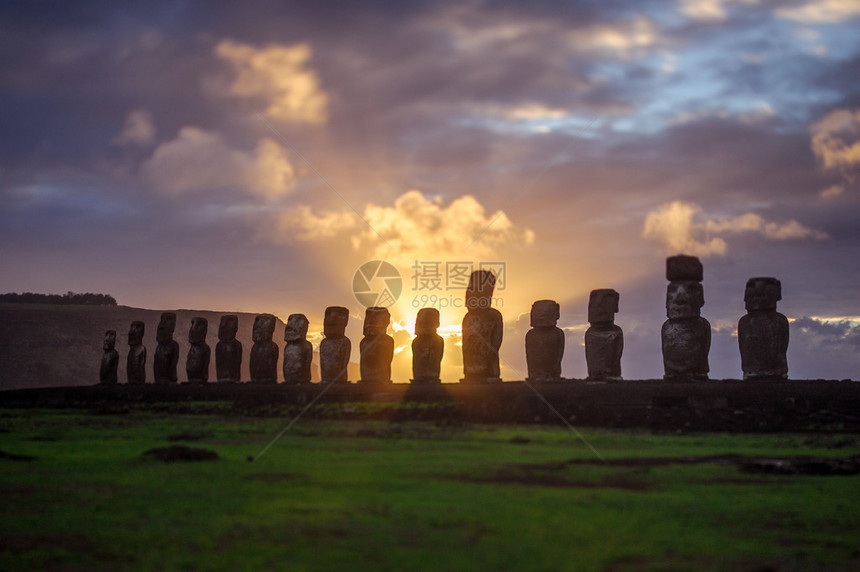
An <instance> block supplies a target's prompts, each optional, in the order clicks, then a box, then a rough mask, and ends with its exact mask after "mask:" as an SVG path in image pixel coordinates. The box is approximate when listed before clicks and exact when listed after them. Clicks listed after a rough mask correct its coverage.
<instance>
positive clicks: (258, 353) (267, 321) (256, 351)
mask: <svg viewBox="0 0 860 572" xmlns="http://www.w3.org/2000/svg"><path fill="white" fill-rule="evenodd" d="M274 335H275V317H274V316H273V315H271V314H258V315H257V317H256V318H254V329H253V330H252V333H251V339H253V340H254V345H253V346H252V347H251V363H250V368H251V381H253V382H255V383H278V354H279V353H280V352H279V351H278V344H276V343H275V342H273V341H272V336H274Z"/></svg>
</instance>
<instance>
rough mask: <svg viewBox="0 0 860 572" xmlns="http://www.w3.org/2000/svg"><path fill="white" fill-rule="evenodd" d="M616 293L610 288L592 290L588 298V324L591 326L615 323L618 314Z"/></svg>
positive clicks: (617, 296)
mask: <svg viewBox="0 0 860 572" xmlns="http://www.w3.org/2000/svg"><path fill="white" fill-rule="evenodd" d="M619 298H620V296H619V295H618V292H616V291H615V290H612V289H611V288H601V289H600V290H592V291H591V294H590V295H589V296H588V322H589V323H591V324H605V323H612V322H614V321H615V314H616V313H618V299H619Z"/></svg>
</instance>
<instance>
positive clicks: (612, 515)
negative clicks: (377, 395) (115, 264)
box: [0, 408, 860, 571]
mask: <svg viewBox="0 0 860 572" xmlns="http://www.w3.org/2000/svg"><path fill="white" fill-rule="evenodd" d="M214 411H217V409H216V410H214ZM286 422H287V420H286V419H279V418H272V417H266V418H256V417H235V416H230V414H229V413H228V412H226V410H225V412H222V413H200V414H195V415H189V414H177V413H166V412H158V411H152V410H143V409H136V408H133V409H132V410H131V411H130V412H128V413H125V414H120V415H92V414H90V415H88V414H83V413H79V412H57V411H25V410H13V409H8V410H2V411H0V450H2V451H4V452H6V453H12V454H18V455H31V456H34V457H36V459H35V460H32V461H16V460H9V459H0V486H2V491H3V512H2V515H3V516H2V519H0V569H3V570H24V569H58V570H77V569H87V570H89V569H104V570H126V569H127V570H141V569H142V570H183V569H204V570H236V569H278V570H292V571H300V570H341V569H343V570H347V569H352V570H355V569H368V570H512V571H513V570H517V571H523V570H703V569H704V570H745V569H746V570H753V569H767V568H768V567H770V569H774V570H817V569H831V570H832V569H837V570H839V569H844V570H852V569H857V568H858V567H860V538H858V532H860V512H858V511H857V510H856V502H857V499H858V492H857V491H858V489H859V488H860V477H858V476H850V477H846V476H841V477H836V476H834V477H810V476H804V477H796V476H795V477H785V476H761V475H748V474H744V473H740V472H739V471H738V470H737V469H736V468H735V466H733V465H731V464H693V465H689V464H688V465H682V464H671V465H664V466H605V465H600V464H571V463H565V462H564V461H568V460H571V459H594V458H595V457H594V454H593V453H592V452H591V451H590V450H589V448H588V447H587V446H586V445H585V444H584V443H583V442H582V441H581V440H580V439H579V438H577V436H576V435H575V434H573V433H572V432H570V431H567V430H563V429H547V428H537V427H535V428H532V427H523V426H514V427H503V426H441V427H437V426H435V425H432V424H423V423H402V424H393V423H387V422H384V421H336V420H329V421H312V420H302V421H300V422H299V423H298V424H297V425H296V426H295V427H294V428H293V429H292V430H291V431H290V432H289V433H287V434H286V435H285V436H284V437H283V438H282V439H280V440H279V441H277V442H276V443H275V444H274V445H273V446H272V447H271V448H270V449H268V451H267V452H266V453H265V454H264V455H262V456H261V457H259V458H258V459H257V460H256V461H255V462H253V463H249V462H248V461H247V460H246V459H247V457H248V456H256V455H258V454H259V453H260V452H261V451H262V450H263V448H264V447H265V446H266V444H267V443H269V441H271V439H273V438H274V437H275V436H276V435H277V434H278V433H279V432H280V430H281V429H282V428H283V427H284V426H285V424H286ZM583 434H584V436H585V437H586V438H587V439H588V441H589V442H590V443H591V444H592V445H593V446H594V447H595V448H596V449H597V450H598V451H599V452H600V454H601V455H603V456H604V457H606V458H630V457H637V458H648V457H682V456H699V455H702V456H704V455H719V454H729V453H732V454H744V455H768V456H773V455H786V456H791V455H821V456H830V455H834V456H842V455H849V454H857V453H860V438H858V437H856V436H853V435H794V434H790V435H789V434H779V435H757V434H753V435H727V434H693V435H680V436H655V435H651V434H648V433H646V432H640V431H636V432H620V431H608V430H588V431H584V432H583ZM171 444H186V445H189V446H193V447H203V448H207V449H211V450H214V451H216V452H217V453H218V455H219V456H220V460H218V461H215V462H199V463H173V464H163V463H159V462H155V461H144V460H141V455H142V454H143V453H144V452H145V451H147V450H148V449H151V448H155V447H164V446H168V445H171Z"/></svg>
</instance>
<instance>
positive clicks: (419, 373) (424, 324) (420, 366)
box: [412, 308, 445, 383]
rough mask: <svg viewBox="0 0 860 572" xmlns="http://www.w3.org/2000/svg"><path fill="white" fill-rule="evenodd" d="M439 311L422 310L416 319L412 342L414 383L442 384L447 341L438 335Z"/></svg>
mask: <svg viewBox="0 0 860 572" xmlns="http://www.w3.org/2000/svg"><path fill="white" fill-rule="evenodd" d="M438 327H439V310H437V309H436V308H421V309H420V310H418V317H417V318H415V339H414V340H412V377H413V379H412V382H413V383H441V382H442V380H441V379H440V378H439V373H440V371H441V367H442V354H443V353H444V351H445V340H443V339H442V336H440V335H439V334H437V333H436V329H437V328H438Z"/></svg>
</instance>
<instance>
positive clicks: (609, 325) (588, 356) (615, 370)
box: [585, 288, 624, 381]
mask: <svg viewBox="0 0 860 572" xmlns="http://www.w3.org/2000/svg"><path fill="white" fill-rule="evenodd" d="M618 298H619V295H618V292H616V291H615V290H612V289H610V288H603V289H600V290H592V291H591V295H590V296H589V297H588V322H589V324H591V327H590V328H588V329H587V330H586V331H585V362H586V364H587V365H588V379H591V380H594V379H607V380H614V381H618V380H620V379H621V353H622V352H623V351H624V332H622V331H621V328H619V327H618V326H616V325H615V314H616V313H617V312H618Z"/></svg>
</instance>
